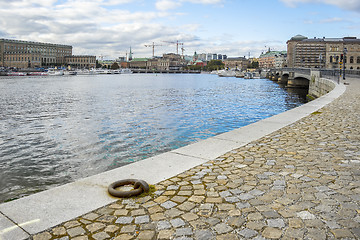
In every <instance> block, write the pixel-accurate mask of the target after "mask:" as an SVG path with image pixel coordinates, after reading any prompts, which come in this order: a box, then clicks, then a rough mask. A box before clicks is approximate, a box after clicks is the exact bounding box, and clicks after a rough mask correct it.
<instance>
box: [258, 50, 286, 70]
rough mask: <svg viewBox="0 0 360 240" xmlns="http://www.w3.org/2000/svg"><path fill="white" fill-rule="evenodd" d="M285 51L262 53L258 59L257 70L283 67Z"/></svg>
mask: <svg viewBox="0 0 360 240" xmlns="http://www.w3.org/2000/svg"><path fill="white" fill-rule="evenodd" d="M286 55H287V52H286V51H270V49H269V51H267V52H266V53H262V54H261V55H260V57H259V59H258V61H259V68H261V69H271V68H281V67H284V65H285V61H286Z"/></svg>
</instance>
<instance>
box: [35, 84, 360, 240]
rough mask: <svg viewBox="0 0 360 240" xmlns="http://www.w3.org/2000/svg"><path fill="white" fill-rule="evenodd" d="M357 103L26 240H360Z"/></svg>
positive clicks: (354, 96)
mask: <svg viewBox="0 0 360 240" xmlns="http://www.w3.org/2000/svg"><path fill="white" fill-rule="evenodd" d="M359 82H360V81H359ZM359 95H360V83H358V82H351V83H350V85H349V86H348V89H347V91H346V92H345V93H344V94H343V95H342V96H341V97H340V98H338V99H337V100H335V101H334V102H332V103H331V104H330V105H328V106H326V107H324V108H323V109H321V110H319V111H318V112H315V113H313V114H311V115H309V116H308V117H305V118H303V119H301V120H300V121H298V122H296V123H294V124H292V125H290V126H288V127H285V128H283V129H280V130H279V131H276V132H274V133H273V134H271V135H268V136H266V137H263V138H261V139H259V140H257V141H254V142H252V143H251V144H248V145H246V146H244V147H241V148H239V149H237V150H235V151H232V152H230V153H227V154H225V155H223V156H221V157H219V158H217V159H215V160H213V161H209V162H207V163H205V164H202V165H200V166H198V167H195V168H193V169H190V170H188V171H186V172H184V173H182V174H179V175H177V176H175V177H172V178H170V179H168V180H165V181H163V182H160V183H158V184H157V185H156V189H157V191H156V193H155V194H154V195H153V196H147V197H143V198H131V199H124V200H119V201H117V202H116V203H113V204H111V205H109V206H105V207H103V208H100V209H98V210H95V211H93V212H91V213H88V214H86V215H84V216H81V217H78V218H76V219H73V220H72V221H69V222H66V223H64V224H62V225H60V226H57V227H55V228H53V229H50V230H48V231H46V232H43V233H40V234H37V235H35V236H33V239H34V240H39V239H45V240H49V239H61V240H66V239H74V240H75V239H76V240H83V239H96V240H103V239H116V240H123V239H124V240H127V239H184V240H185V239H199V240H209V239H226V240H231V239H279V238H281V239H360V208H359V203H360V168H359V167H360V115H359V113H360V96H359Z"/></svg>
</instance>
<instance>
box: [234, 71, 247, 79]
mask: <svg viewBox="0 0 360 240" xmlns="http://www.w3.org/2000/svg"><path fill="white" fill-rule="evenodd" d="M244 76H245V75H244V73H243V72H242V71H236V73H235V77H237V78H244Z"/></svg>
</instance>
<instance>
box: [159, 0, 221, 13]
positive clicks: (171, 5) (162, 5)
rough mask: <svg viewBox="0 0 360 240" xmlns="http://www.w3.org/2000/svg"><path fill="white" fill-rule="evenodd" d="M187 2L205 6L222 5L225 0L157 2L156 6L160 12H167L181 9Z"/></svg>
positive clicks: (170, 0) (164, 0) (171, 0)
mask: <svg viewBox="0 0 360 240" xmlns="http://www.w3.org/2000/svg"><path fill="white" fill-rule="evenodd" d="M185 2H189V3H193V4H204V5H220V4H223V3H224V0H157V1H156V3H155V6H156V8H157V9H158V10H160V11H167V10H172V9H176V8H179V7H181V6H182V5H183V3H185Z"/></svg>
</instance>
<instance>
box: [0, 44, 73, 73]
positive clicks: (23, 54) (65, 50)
mask: <svg viewBox="0 0 360 240" xmlns="http://www.w3.org/2000/svg"><path fill="white" fill-rule="evenodd" d="M71 55H72V46H69V45H61V44H50V43H40V42H30V41H21V40H12V39H0V66H2V67H15V68H34V67H50V66H62V65H65V64H66V62H65V56H71Z"/></svg>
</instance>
